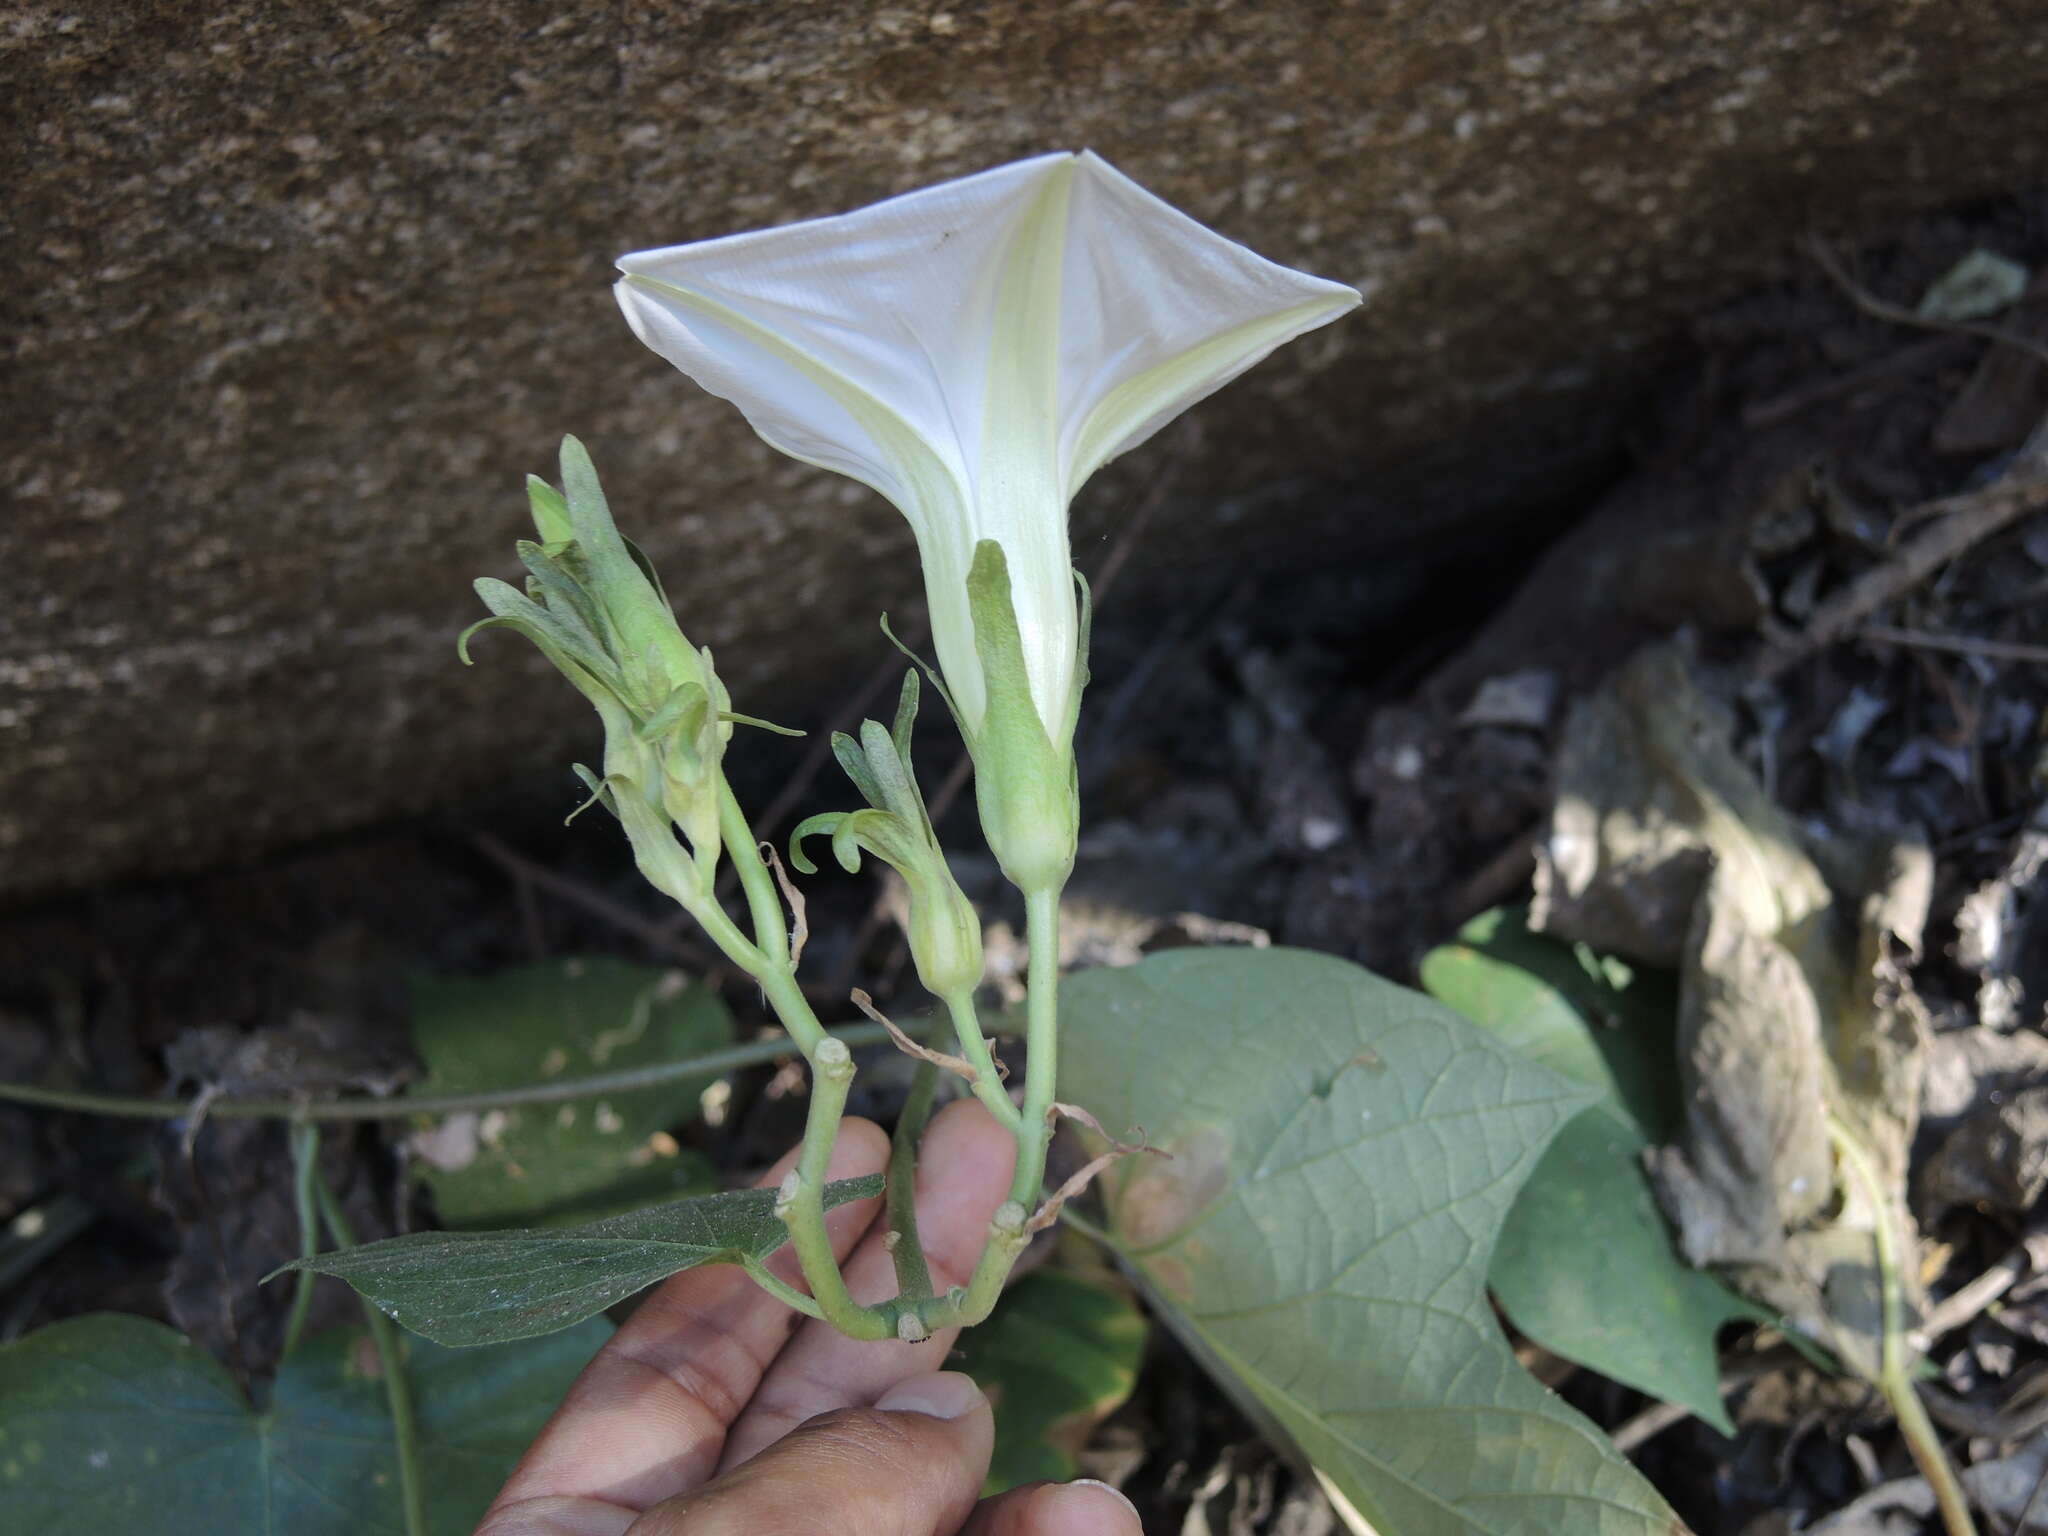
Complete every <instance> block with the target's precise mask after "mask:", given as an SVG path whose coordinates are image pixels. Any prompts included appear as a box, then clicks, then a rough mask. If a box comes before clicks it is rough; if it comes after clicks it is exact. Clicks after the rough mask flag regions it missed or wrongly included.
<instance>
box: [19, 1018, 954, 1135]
mask: <svg viewBox="0 0 2048 1536" xmlns="http://www.w3.org/2000/svg"><path fill="white" fill-rule="evenodd" d="M799 995H800V994H799ZM899 1027H900V1028H901V1029H902V1030H903V1032H904V1033H905V1034H907V1035H911V1036H921V1035H925V1034H929V1033H931V1032H932V1031H933V1030H935V1029H937V1028H940V1027H941V1026H940V1025H938V1024H937V1023H936V1022H935V1021H931V1020H922V1019H912V1020H911V1021H910V1022H909V1023H907V1024H905V1025H901V1026H899ZM821 1034H822V1035H823V1036H824V1037H825V1038H828V1039H834V1040H839V1041H842V1042H844V1043H845V1044H846V1045H847V1046H849V1047H852V1046H863V1045H880V1044H882V1043H883V1042H884V1041H886V1040H887V1039H888V1038H889V1034H888V1031H887V1030H885V1029H883V1028H882V1026H881V1025H879V1024H849V1025H845V1026H843V1027H841V1028H838V1029H832V1030H822V1029H821ZM794 1049H795V1048H794V1046H793V1045H792V1043H791V1042H790V1041H789V1040H785V1039H775V1040H750V1041H748V1042H747V1043H746V1044H744V1045H733V1046H727V1047H726V1048H725V1049H724V1050H718V1051H707V1052H705V1053H704V1054H703V1055H701V1056H690V1057H685V1058H684V1059H682V1060H680V1061H664V1062H658V1063H656V1064H654V1065H652V1066H646V1067H629V1068H627V1069H626V1070H624V1071H621V1072H600V1073H597V1074H594V1075H593V1076H590V1077H568V1078H562V1079H561V1080H559V1081H557V1082H552V1083H529V1084H526V1085H524V1086H522V1087H518V1088H501V1089H498V1090H495V1091H493V1092H489V1093H444V1094H422V1095H419V1096H417V1097H412V1098H398V1099H233V1098H216V1099H206V1098H194V1099H146V1098H141V1097H138V1096H136V1095H132V1094H120V1093H94V1092H91V1091H89V1090H85V1089H73V1088H46V1087H43V1086H42V1085H40V1084H37V1083H0V1101H7V1102H12V1103H16V1104H30V1105H34V1106H36V1107H38V1108H42V1109H64V1110H71V1111H73V1112H75V1113H78V1114H87V1115H110V1116H114V1117H117V1118H125V1119H142V1120H182V1119H185V1118H187V1117H188V1116H191V1115H196V1114H200V1113H201V1112H204V1113H205V1114H206V1115H207V1116H208V1117H209V1118H218V1119H222V1120H305V1121H328V1120H404V1119H409V1118H410V1117H411V1116H413V1115H452V1114H459V1113H461V1112H462V1111H464V1110H483V1109H501V1108H511V1107H513V1106H515V1105H520V1104H555V1103H560V1102H561V1101H563V1100H565V1099H587V1098H594V1097H596V1096H597V1095H598V1094H602V1093H625V1092H629V1091H631V1090H633V1089H636V1088H656V1087H659V1086H661V1085H662V1084H663V1083H672V1082H675V1081H676V1080H677V1079H678V1078H685V1077H699V1076H706V1075H716V1074H718V1073H721V1072H731V1071H734V1070H736V1069H737V1068H740V1067H752V1066H759V1065H760V1064H761V1063H763V1062H768V1061H774V1060H776V1059H777V1058H779V1057H783V1056H788V1055H790V1054H791V1053H792V1051H793V1050H794Z"/></svg>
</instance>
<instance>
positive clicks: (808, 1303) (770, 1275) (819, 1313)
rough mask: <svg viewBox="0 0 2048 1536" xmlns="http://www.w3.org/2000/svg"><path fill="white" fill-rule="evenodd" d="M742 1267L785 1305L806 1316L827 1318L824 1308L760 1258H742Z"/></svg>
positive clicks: (820, 1319) (755, 1281)
mask: <svg viewBox="0 0 2048 1536" xmlns="http://www.w3.org/2000/svg"><path fill="white" fill-rule="evenodd" d="M740 1268H742V1269H744V1270H745V1271H746V1272H747V1273H748V1274H749V1275H751V1276H752V1277H753V1280H754V1284H756V1285H758V1286H760V1287H761V1289H762V1290H764V1291H766V1292H767V1293H768V1294H769V1295H770V1296H773V1297H774V1298H775V1299H776V1300H777V1301H779V1302H781V1303H782V1304H783V1305H784V1306H786V1307H793V1308H794V1309H795V1310H797V1311H799V1312H801V1313H803V1315H804V1316H805V1317H815V1318H817V1319H818V1321H820V1322H823V1321H824V1320H825V1312H824V1309H823V1308H821V1307H820V1306H819V1305H818V1304H817V1303H816V1302H815V1301H813V1300H811V1298H810V1297H808V1296H806V1295H805V1294H804V1293H803V1292H802V1291H800V1290H798V1289H797V1288H796V1287H795V1286H793V1285H791V1284H790V1283H789V1282H788V1281H787V1280H784V1279H782V1278H780V1277H779V1276H778V1275H776V1274H775V1273H774V1272H773V1271H771V1270H770V1269H769V1268H768V1266H767V1265H766V1264H763V1263H761V1262H760V1261H759V1260H758V1259H750V1258H747V1259H741V1260H740Z"/></svg>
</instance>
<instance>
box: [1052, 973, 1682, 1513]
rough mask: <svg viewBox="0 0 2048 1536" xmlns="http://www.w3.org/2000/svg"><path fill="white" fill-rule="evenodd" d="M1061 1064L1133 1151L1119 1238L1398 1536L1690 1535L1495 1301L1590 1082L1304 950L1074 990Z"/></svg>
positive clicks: (1344, 1495)
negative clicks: (1508, 1259) (1502, 1251)
mask: <svg viewBox="0 0 2048 1536" xmlns="http://www.w3.org/2000/svg"><path fill="white" fill-rule="evenodd" d="M1062 1011H1063V1013H1064V1015H1065V1026H1064V1028H1063V1031H1062V1033H1063V1034H1064V1036H1065V1040H1064V1042H1063V1050H1062V1053H1061V1078H1062V1081H1063V1082H1064V1083H1067V1084H1071V1085H1072V1087H1071V1089H1070V1091H1071V1092H1072V1093H1073V1094H1074V1095H1075V1096H1076V1097H1078V1098H1079V1099H1080V1100H1081V1102H1082V1104H1083V1105H1084V1106H1085V1107H1086V1108H1088V1109H1090V1110H1092V1111H1093V1112H1094V1113H1095V1114H1096V1115H1097V1116H1098V1117H1099V1118H1100V1119H1101V1121H1102V1123H1103V1124H1104V1125H1105V1126H1106V1127H1108V1128H1109V1129H1110V1130H1111V1131H1112V1132H1115V1133H1117V1134H1120V1135H1121V1134H1127V1128H1130V1129H1135V1128H1137V1127H1142V1128H1143V1129H1144V1131H1145V1132H1146V1134H1147V1135H1148V1136H1149V1137H1150V1139H1151V1141H1152V1143H1153V1144H1154V1145H1156V1146H1159V1147H1162V1148H1164V1149H1165V1150H1166V1151H1167V1152H1169V1153H1171V1154H1172V1156H1171V1158H1170V1159H1163V1158H1149V1157H1148V1158H1129V1159H1126V1160H1125V1161H1124V1162H1123V1163H1121V1164H1120V1165H1119V1166H1118V1168H1117V1169H1116V1170H1115V1171H1114V1173H1113V1174H1112V1176H1111V1180H1110V1187H1109V1189H1108V1191H1107V1192H1106V1200H1107V1205H1108V1219H1109V1223H1110V1229H1111V1232H1112V1235H1113V1236H1114V1237H1115V1239H1116V1241H1117V1242H1118V1243H1119V1245H1120V1246H1121V1247H1122V1248H1123V1250H1124V1252H1125V1254H1126V1255H1127V1257H1128V1258H1129V1260H1130V1263H1131V1265H1132V1266H1133V1268H1134V1270H1135V1272H1136V1273H1137V1274H1138V1275H1139V1276H1140V1278H1141V1279H1142V1281H1143V1284H1144V1285H1145V1287H1146V1289H1147V1291H1148V1293H1149V1294H1150V1296H1151V1298H1152V1300H1153V1302H1154V1304H1155V1307H1156V1309H1157V1310H1158V1311H1159V1314H1160V1315H1161V1317H1162V1318H1163V1319H1164V1320H1165V1321H1166V1322H1167V1323H1168V1324H1169V1326H1171V1327H1172V1328H1173V1329H1174V1331H1175V1332H1176V1333H1178V1334H1179V1335H1180V1336H1181V1337H1182V1338H1183V1339H1185V1340H1187V1341H1188V1342H1189V1343H1190V1344H1191V1346H1192V1347H1193V1348H1194V1349H1195V1350H1196V1352H1197V1353H1198V1354H1199V1355H1200V1356H1201V1357H1202V1358H1204V1359H1205V1360H1206V1361H1207V1362H1208V1363H1210V1364H1211V1366H1212V1368H1214V1369H1215V1370H1216V1371H1217V1373H1218V1378H1219V1381H1220V1382H1221V1384H1222V1385H1223V1386H1224V1387H1225V1389H1226V1390H1228V1391H1230V1392H1231V1393H1232V1394H1233V1396H1235V1397H1237V1398H1238V1400H1239V1401H1240V1402H1242V1403H1244V1404H1245V1405H1246V1406H1247V1407H1248V1408H1249V1409H1250V1411H1252V1413H1253V1414H1254V1416H1255V1417H1257V1418H1258V1419H1260V1420H1262V1421H1263V1422H1264V1423H1266V1424H1268V1425H1270V1426H1271V1427H1273V1428H1274V1429H1275V1430H1276V1431H1277V1432H1279V1433H1280V1434H1282V1435H1283V1436H1285V1437H1289V1438H1291V1439H1292V1440H1293V1441H1294V1443H1295V1444H1296V1445H1297V1446H1298V1447H1299V1448H1300V1450H1301V1452H1302V1453H1303V1454H1304V1455H1305V1456H1306V1457H1307V1458H1308V1459H1309V1461H1310V1462H1312V1463H1313V1464H1314V1465H1315V1467H1316V1468H1317V1470H1318V1471H1319V1472H1321V1473H1322V1475H1323V1476H1324V1478H1325V1479H1326V1480H1327V1484H1328V1486H1329V1487H1330V1488H1331V1489H1332V1490H1334V1492H1335V1493H1336V1495H1337V1496H1338V1497H1339V1498H1340V1499H1341V1500H1343V1501H1345V1502H1347V1503H1348V1504H1350V1505H1351V1506H1352V1507H1353V1508H1354V1509H1355V1510H1356V1511H1358V1512H1359V1513H1360V1515H1361V1516H1362V1517H1363V1518H1364V1519H1365V1520H1367V1521H1369V1522H1370V1523H1371V1524H1372V1525H1373V1526H1374V1527H1375V1528H1377V1529H1378V1530H1380V1531H1381V1532H1384V1533H1387V1536H1459V1533H1464V1532H1488V1533H1496V1536H1508V1533H1517V1536H1520V1533H1529V1532H1536V1531H1571V1532H1574V1533H1587V1536H1673V1533H1675V1532H1679V1531H1682V1530H1683V1527H1682V1526H1681V1525H1680V1524H1679V1523H1678V1521H1677V1519H1676V1517H1675V1516H1674V1515H1673V1514H1672V1513H1671V1511H1670V1510H1669V1509H1668V1508H1666V1506H1665V1505H1664V1502H1663V1501H1662V1500H1661V1499H1660V1498H1659V1497H1658V1496H1657V1494H1656V1492H1655V1490H1653V1489H1652V1488H1651V1487H1650V1486H1649V1484H1648V1483H1646V1482H1644V1481H1643V1479H1642V1478H1641V1477H1640V1476H1639V1475H1638V1474H1637V1473H1636V1471H1635V1470H1634V1469H1633V1468H1632V1467H1630V1466H1629V1464H1628V1462H1627V1461H1626V1460H1624V1459H1623V1458H1622V1456H1621V1455H1620V1454H1619V1453H1618V1452H1616V1451H1615V1449H1614V1447H1613V1446H1612V1445H1611V1444H1610V1443H1609V1442H1608V1441H1607V1439H1606V1437H1605V1436H1603V1435H1602V1434H1601V1433H1600V1432H1599V1431H1598V1430H1597V1429H1596V1428H1595V1427H1594V1426H1593V1425H1591V1424H1589V1423H1587V1422H1586V1421H1585V1420H1584V1419H1582V1418H1581V1417H1580V1416H1579V1415H1578V1414H1576V1413H1574V1412H1573V1411H1572V1410H1571V1409H1570V1408H1568V1407H1566V1406H1565V1405H1564V1403H1563V1402H1561V1401H1560V1400H1559V1399H1558V1398H1557V1397H1556V1396H1555V1395H1553V1394H1552V1393H1550V1392H1548V1391H1546V1390H1545V1389H1544V1388H1543V1387H1542V1386H1540V1385H1539V1384H1538V1383H1537V1382H1536V1381H1535V1379H1534V1378H1532V1377H1531V1376H1530V1375H1529V1374H1528V1373H1527V1372H1526V1371H1524V1370H1523V1369H1522V1368H1521V1367H1520V1366H1519V1365H1518V1364H1517V1363H1516V1361H1515V1357H1514V1354H1513V1353H1512V1352H1511V1351H1510V1350H1509V1349H1508V1347H1507V1344H1506V1341H1505V1340H1504V1339H1503V1338H1502V1337H1501V1334H1500V1330H1499V1327H1498V1325H1497V1324H1496V1323H1495V1321H1494V1318H1493V1314H1492V1310H1491V1308H1490V1307H1489V1306H1488V1304H1487V1300H1486V1286H1485V1281H1486V1268H1487V1263H1488V1260H1489V1259H1490V1257H1491V1255H1492V1250H1493V1243H1494V1236H1495V1234H1496V1232H1497V1231H1498V1230H1499V1227H1500V1224H1501V1222H1502V1220H1503V1219H1504V1218H1505V1217H1506V1215H1507V1212H1508V1207H1509V1206H1510V1204H1511V1203H1512V1202H1513V1199H1514V1196H1515V1193H1516V1191H1517V1190H1518V1189H1519V1188H1520V1186H1521V1184H1522V1182H1523V1181H1524V1180H1525V1179H1526V1178H1527V1177H1528V1175H1529V1173H1530V1172H1531V1170H1533V1169H1534V1167H1535V1166H1536V1163H1537V1161H1538V1159H1539V1158H1540V1157H1541V1155H1542V1153H1543V1149H1544V1148H1545V1146H1546V1145H1548V1143H1549V1142H1550V1140H1551V1139H1552V1138H1553V1137H1554V1136H1555V1135H1556V1134H1557V1132H1558V1130H1559V1129H1560V1128H1561V1127H1562V1126H1563V1125H1564V1124H1565V1123H1566V1122H1567V1121H1569V1120H1570V1119H1571V1117H1572V1116H1573V1115H1575V1114H1576V1113H1578V1111H1579V1110H1580V1109H1582V1108H1583V1107H1584V1106H1585V1105H1586V1104H1587V1103H1589V1102H1590V1101H1591V1099H1592V1094H1591V1092H1590V1091H1589V1090H1588V1089H1586V1088H1584V1087H1583V1086H1581V1085H1579V1084H1576V1083H1573V1082H1571V1081H1569V1080H1568V1079H1566V1078H1563V1077H1560V1076H1559V1075H1558V1074H1557V1073H1555V1072H1553V1071H1551V1070H1549V1069H1548V1068H1545V1067H1542V1066H1539V1065H1537V1064H1535V1063H1533V1062H1530V1061H1528V1060H1525V1059H1524V1058H1522V1057H1521V1056H1518V1055H1517V1054H1516V1053H1514V1052H1513V1051H1510V1050H1508V1049H1507V1048H1506V1047H1504V1046H1503V1045H1501V1044H1500V1043H1499V1042H1498V1041H1497V1040H1495V1039H1494V1038H1493V1037H1492V1036H1490V1035H1488V1034H1486V1033H1485V1032H1484V1031H1482V1030H1480V1029H1478V1028H1477V1027H1475V1026H1474V1025H1472V1024H1471V1023H1469V1022H1467V1021H1466V1020H1464V1019H1462V1018H1460V1017H1458V1016H1457V1015H1456V1014H1454V1013H1452V1012H1451V1011H1450V1010H1449V1009H1447V1008H1445V1007H1443V1006H1442V1005H1441V1004H1439V1003H1436V1002H1433V1001H1431V1000H1430V999H1429V998H1426V997H1423V996H1421V995H1419V994H1417V993H1413V992H1409V991H1407V990H1405V989H1403V988H1400V987H1396V986H1394V985H1392V984H1391V983H1389V982H1385V981H1382V980H1380V979H1379V978H1377V977H1375V976H1372V975H1370V974H1369V973H1367V972H1365V971H1363V970H1360V969H1359V968H1358V967H1357V966H1354V965H1351V964H1349V963H1347V962H1345V961H1342V960H1338V959H1335V958H1333V957H1330V956H1327V955H1316V954H1310V953H1306V952H1304V951H1300V950H1286V949H1270V950H1225V949H1185V950H1177V951H1172V952H1169V953H1166V954H1162V955H1155V956H1153V957H1151V958H1150V959H1147V960H1145V961H1143V962H1141V963H1140V964H1138V965H1135V966H1132V967H1130V968H1128V969H1124V970H1097V971H1087V972H1083V973H1082V974H1080V975H1078V976H1076V977H1074V978H1073V979H1072V980H1071V981H1069V982H1068V983H1067V984H1066V986H1065V987H1064V988H1062Z"/></svg>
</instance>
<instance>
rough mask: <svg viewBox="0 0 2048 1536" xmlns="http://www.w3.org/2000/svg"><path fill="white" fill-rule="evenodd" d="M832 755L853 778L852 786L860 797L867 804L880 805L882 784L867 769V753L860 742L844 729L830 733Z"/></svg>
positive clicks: (848, 775)
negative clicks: (858, 792)
mask: <svg viewBox="0 0 2048 1536" xmlns="http://www.w3.org/2000/svg"><path fill="white" fill-rule="evenodd" d="M832 756H833V757H834V758H835V759H837V760H838V763H839V766H840V767H841V768H842V769H844V770H845V773H846V776H847V777H848V778H849V779H851V780H853V787H854V788H855V789H857V790H859V791H860V795H861V798H862V799H863V800H865V801H867V803H868V804H869V805H873V806H880V805H882V804H883V803H884V802H883V799H882V786H881V785H879V784H877V783H876V782H875V776H874V774H873V773H871V772H870V771H869V770H868V757H867V753H866V752H865V751H863V750H862V748H861V744H860V743H859V742H857V741H855V740H854V739H853V738H852V737H851V736H849V735H847V734H846V732H844V731H834V732H833V733H832Z"/></svg>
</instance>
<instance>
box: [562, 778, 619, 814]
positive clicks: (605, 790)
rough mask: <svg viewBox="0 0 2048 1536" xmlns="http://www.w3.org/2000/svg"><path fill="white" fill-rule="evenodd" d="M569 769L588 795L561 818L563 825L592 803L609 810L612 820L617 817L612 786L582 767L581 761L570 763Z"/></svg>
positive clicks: (588, 807) (617, 810) (617, 811)
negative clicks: (588, 792)
mask: <svg viewBox="0 0 2048 1536" xmlns="http://www.w3.org/2000/svg"><path fill="white" fill-rule="evenodd" d="M569 771H570V772H571V773H573V774H575V775H576V777H577V778H579V779H581V780H582V781H583V787H584V788H585V789H587V790H589V791H590V795H589V798H587V799H586V800H584V802H583V803H582V804H581V805H579V806H577V807H576V809H575V810H573V811H571V812H570V813H569V814H568V815H566V816H564V817H563V818H562V825H563V826H565V827H566V826H567V825H569V823H570V822H572V821H574V820H575V819H576V818H577V817H578V816H581V815H582V814H583V813H584V812H585V811H587V810H589V809H590V808H591V807H592V806H593V805H601V806H603V807H604V808H605V809H606V810H608V811H610V812H611V813H612V819H613V820H614V821H616V820H618V819H619V808H618V806H617V805H616V804H614V803H613V801H612V788H611V786H610V785H609V784H607V783H605V781H604V780H603V779H601V778H599V777H598V776H597V775H596V774H594V773H592V772H591V771H590V770H589V769H588V768H586V767H584V766H583V764H581V763H571V764H570V765H569Z"/></svg>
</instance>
